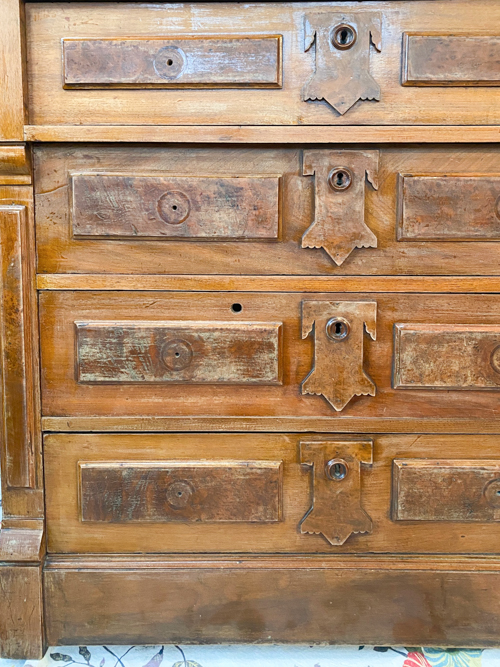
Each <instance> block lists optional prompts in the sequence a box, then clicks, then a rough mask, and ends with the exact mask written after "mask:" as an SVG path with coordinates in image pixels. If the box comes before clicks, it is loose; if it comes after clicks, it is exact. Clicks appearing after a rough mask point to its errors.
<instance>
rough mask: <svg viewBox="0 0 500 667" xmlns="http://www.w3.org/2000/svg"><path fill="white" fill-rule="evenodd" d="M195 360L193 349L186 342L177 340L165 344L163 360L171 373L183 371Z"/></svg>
mask: <svg viewBox="0 0 500 667" xmlns="http://www.w3.org/2000/svg"><path fill="white" fill-rule="evenodd" d="M192 359H193V348H192V347H191V345H190V344H189V343H188V342H187V341H186V340H181V339H175V340H169V341H167V342H166V343H165V345H164V346H163V347H162V350H161V360H162V361H163V363H164V364H165V366H166V367H167V368H168V370H170V371H182V370H184V368H187V367H188V366H189V364H190V363H191V361H192Z"/></svg>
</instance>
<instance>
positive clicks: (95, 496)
mask: <svg viewBox="0 0 500 667" xmlns="http://www.w3.org/2000/svg"><path fill="white" fill-rule="evenodd" d="M79 469H80V504H81V517H82V521H99V522H109V523H130V522H134V521H152V522H164V521H197V522H199V521H202V522H207V521H246V522H254V523H263V522H273V521H279V520H280V518H281V495H282V488H281V487H282V465H281V462H279V461H163V462H151V461H145V462H140V461H137V462H132V461H127V462H126V463H125V462H123V463H118V462H117V463H111V462H99V463H79Z"/></svg>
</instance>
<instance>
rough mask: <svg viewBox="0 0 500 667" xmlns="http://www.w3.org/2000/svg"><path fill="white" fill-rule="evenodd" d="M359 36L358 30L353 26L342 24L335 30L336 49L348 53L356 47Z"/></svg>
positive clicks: (334, 44)
mask: <svg viewBox="0 0 500 667" xmlns="http://www.w3.org/2000/svg"><path fill="white" fill-rule="evenodd" d="M357 36H358V35H357V32H356V29H355V28H354V27H353V26H352V25H348V24H347V23H341V24H340V25H338V26H337V27H336V28H334V30H333V33H332V44H333V46H334V47H335V48H336V49H340V50H341V51H346V50H347V49H350V48H351V47H353V46H354V44H355V43H356V39H357Z"/></svg>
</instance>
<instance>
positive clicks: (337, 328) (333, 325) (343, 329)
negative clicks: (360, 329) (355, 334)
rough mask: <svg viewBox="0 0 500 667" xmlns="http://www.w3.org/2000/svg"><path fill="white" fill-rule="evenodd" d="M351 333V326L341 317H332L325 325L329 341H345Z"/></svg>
mask: <svg viewBox="0 0 500 667" xmlns="http://www.w3.org/2000/svg"><path fill="white" fill-rule="evenodd" d="M350 332H351V326H350V324H349V322H348V321H347V320H345V319H344V318H343V317H332V318H331V319H329V320H328V322H327V323H326V335H327V336H328V338H329V339H330V340H333V341H339V340H345V339H346V338H347V337H348V336H349V334H350Z"/></svg>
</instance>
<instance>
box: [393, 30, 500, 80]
mask: <svg viewBox="0 0 500 667" xmlns="http://www.w3.org/2000/svg"><path fill="white" fill-rule="evenodd" d="M464 28H467V26H464ZM493 30H494V31H496V30H497V29H496V27H494V28H493ZM499 60H500V36H499V35H493V34H490V35H474V34H473V31H471V33H469V34H462V35H453V34H448V35H436V34H430V35H429V34H418V33H417V34H411V33H410V34H405V35H404V36H403V73H402V83H403V85H405V86H500V70H499V67H498V62H499Z"/></svg>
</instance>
